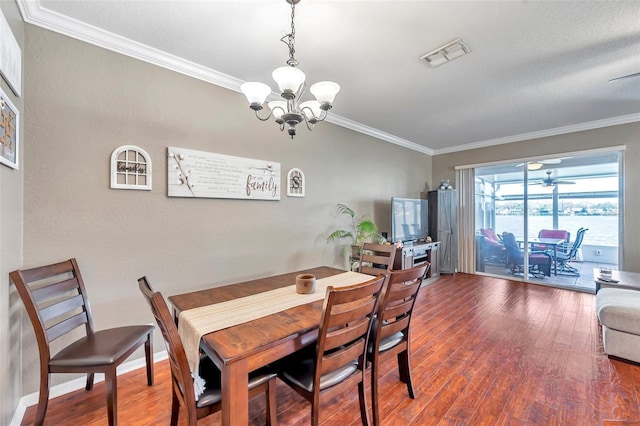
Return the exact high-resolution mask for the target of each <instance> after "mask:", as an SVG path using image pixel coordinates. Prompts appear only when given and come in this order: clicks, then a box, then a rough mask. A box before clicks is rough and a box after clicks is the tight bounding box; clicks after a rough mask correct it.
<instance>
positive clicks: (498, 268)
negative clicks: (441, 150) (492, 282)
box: [475, 151, 622, 285]
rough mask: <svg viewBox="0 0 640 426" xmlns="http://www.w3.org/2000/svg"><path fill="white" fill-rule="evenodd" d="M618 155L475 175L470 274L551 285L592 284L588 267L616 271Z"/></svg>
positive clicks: (489, 170)
mask: <svg viewBox="0 0 640 426" xmlns="http://www.w3.org/2000/svg"><path fill="white" fill-rule="evenodd" d="M621 156H622V153H621V152H618V151H609V152H604V153H602V152H599V153H596V154H586V155H573V156H566V157H561V158H551V159H541V160H538V161H528V162H518V163H513V164H497V165H491V166H485V167H478V168H476V169H475V185H476V187H475V206H476V207H475V222H476V224H475V226H476V254H477V256H476V270H477V271H478V272H486V273H491V274H497V275H504V276H512V277H519V278H520V279H525V280H532V281H539V282H542V283H545V284H549V283H551V285H553V283H555V282H559V281H562V278H561V277H569V278H570V279H571V280H574V281H576V280H578V281H579V280H583V281H585V282H593V280H592V272H591V271H592V269H593V267H598V265H607V266H613V267H617V263H618V258H619V252H620V250H621V249H622V247H621V246H620V238H619V236H620V232H621V229H620V226H621V221H620V212H621V207H620V206H621V204H620V197H619V195H620V194H619V190H620V188H621V184H620V177H619V168H620V166H619V165H620V162H621ZM525 219H526V220H525ZM525 222H526V223H527V226H526V229H525ZM549 234H551V235H552V236H551V237H549V236H548V235H549ZM503 237H508V239H507V240H508V241H507V240H504V239H503ZM537 238H550V239H551V240H547V242H548V244H546V245H545V244H542V243H541V242H540V241H535V240H536V239H537ZM560 241H562V242H560ZM525 244H526V246H527V251H528V252H529V253H528V254H527V255H526V256H525ZM534 252H535V253H534ZM583 265H584V267H582V266H583ZM525 272H526V273H525ZM565 281H566V282H568V281H569V280H568V279H567V280H565Z"/></svg>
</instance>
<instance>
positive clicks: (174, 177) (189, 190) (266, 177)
mask: <svg viewBox="0 0 640 426" xmlns="http://www.w3.org/2000/svg"><path fill="white" fill-rule="evenodd" d="M167 167H168V176H167V186H168V188H167V190H168V194H169V196H170V197H198V198H236V199H243V200H279V199H280V185H281V184H280V163H275V162H273V161H264V160H255V159H252V158H244V157H233V156H231V155H223V154H214V153H210V152H204V151H195V150H192V149H185V148H175V147H169V149H168V152H167Z"/></svg>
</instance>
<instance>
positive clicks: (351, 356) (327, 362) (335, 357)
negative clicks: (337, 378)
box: [320, 338, 365, 375]
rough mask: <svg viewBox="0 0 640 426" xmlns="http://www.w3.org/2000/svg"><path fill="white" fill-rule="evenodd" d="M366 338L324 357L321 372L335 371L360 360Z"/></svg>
mask: <svg viewBox="0 0 640 426" xmlns="http://www.w3.org/2000/svg"><path fill="white" fill-rule="evenodd" d="M364 347H365V346H364V338H362V339H358V340H356V341H355V342H353V343H351V344H350V345H349V346H346V347H344V348H343V349H342V350H340V351H335V352H331V353H329V354H328V355H325V356H324V357H322V369H321V371H320V374H321V375H322V374H326V373H329V372H331V371H335V370H337V369H338V368H340V367H342V366H344V365H347V364H350V363H352V362H354V361H357V360H358V357H359V356H361V355H362V352H363V351H364Z"/></svg>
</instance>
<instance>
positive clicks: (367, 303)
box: [328, 297, 378, 327]
mask: <svg viewBox="0 0 640 426" xmlns="http://www.w3.org/2000/svg"><path fill="white" fill-rule="evenodd" d="M361 302H362V303H358V304H357V305H353V306H350V307H349V309H348V310H346V311H343V312H335V313H332V314H331V317H330V318H329V322H328V326H329V327H335V326H340V325H342V324H346V323H349V322H352V321H356V320H358V319H361V318H363V316H366V315H367V313H368V312H370V311H371V309H373V307H374V305H376V304H377V303H378V301H377V300H376V299H375V298H373V297H370V298H367V299H362V300H361Z"/></svg>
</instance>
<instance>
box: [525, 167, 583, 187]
mask: <svg viewBox="0 0 640 426" xmlns="http://www.w3.org/2000/svg"><path fill="white" fill-rule="evenodd" d="M531 184H532V185H542V186H543V187H545V188H549V187H552V186H556V185H565V184H575V182H573V181H571V180H561V179H553V178H551V170H547V177H546V179H542V180H541V181H537V182H531Z"/></svg>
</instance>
